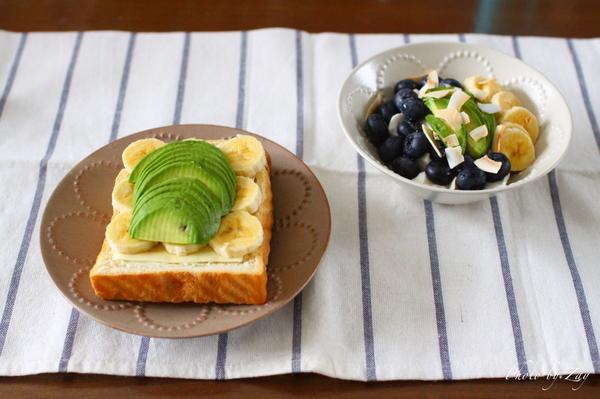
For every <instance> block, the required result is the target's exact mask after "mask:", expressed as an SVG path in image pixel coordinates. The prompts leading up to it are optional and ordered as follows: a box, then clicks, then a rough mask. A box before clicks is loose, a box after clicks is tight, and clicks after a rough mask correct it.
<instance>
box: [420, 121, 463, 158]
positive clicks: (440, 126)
mask: <svg viewBox="0 0 600 399" xmlns="http://www.w3.org/2000/svg"><path fill="white" fill-rule="evenodd" d="M425 121H426V122H427V123H428V124H429V126H430V127H431V130H433V131H434V132H436V133H437V135H438V136H440V137H441V138H442V139H445V138H446V137H448V136H450V135H451V134H455V135H456V137H457V138H458V143H459V144H460V147H461V149H462V152H463V153H464V152H465V148H466V147H467V133H466V131H465V128H464V126H461V127H460V129H458V130H457V131H456V132H455V131H453V130H452V129H451V128H450V126H448V124H446V122H445V121H444V120H443V119H441V118H438V117H435V116H433V115H431V114H429V115H427V116H426V117H425ZM443 142H444V144H445V143H446V141H445V140H443Z"/></svg>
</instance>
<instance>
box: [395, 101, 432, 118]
mask: <svg viewBox="0 0 600 399" xmlns="http://www.w3.org/2000/svg"><path fill="white" fill-rule="evenodd" d="M400 112H402V113H403V114H404V116H405V117H406V118H407V119H408V120H411V121H415V122H416V121H419V120H421V119H423V118H425V115H427V114H428V113H429V108H427V106H426V105H425V104H424V103H423V101H421V100H420V99H418V98H409V99H406V100H405V101H404V102H403V103H402V107H401V108H400Z"/></svg>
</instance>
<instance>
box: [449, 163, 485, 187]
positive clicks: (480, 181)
mask: <svg viewBox="0 0 600 399" xmlns="http://www.w3.org/2000/svg"><path fill="white" fill-rule="evenodd" d="M485 182H486V176H485V172H484V171H483V170H481V169H479V168H466V169H463V170H461V171H460V172H458V175H457V176H456V188H458V189H459V190H481V189H483V188H484V187H485Z"/></svg>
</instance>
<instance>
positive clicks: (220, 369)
mask: <svg viewBox="0 0 600 399" xmlns="http://www.w3.org/2000/svg"><path fill="white" fill-rule="evenodd" d="M228 340H229V334H227V333H223V334H219V339H218V342H217V364H216V366H215V378H216V379H217V380H224V379H225V363H226V362H227V341H228Z"/></svg>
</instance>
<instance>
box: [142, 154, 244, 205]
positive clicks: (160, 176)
mask: <svg viewBox="0 0 600 399" xmlns="http://www.w3.org/2000/svg"><path fill="white" fill-rule="evenodd" d="M178 177H189V178H194V179H196V180H198V181H200V182H202V183H203V184H204V185H205V186H206V187H208V188H209V189H210V191H212V193H213V194H215V195H216V196H217V197H218V198H219V201H220V204H221V208H220V209H221V215H225V214H227V213H229V211H230V210H231V207H232V206H233V202H234V200H235V194H236V193H235V186H232V185H230V184H229V183H228V182H227V181H225V180H224V178H223V177H222V176H220V175H219V174H217V173H216V172H215V171H214V169H210V168H208V167H206V166H205V165H202V164H199V163H196V162H181V161H178V162H171V163H167V164H165V165H162V166H161V167H159V168H157V169H156V170H154V171H153V172H152V173H150V174H148V175H147V177H146V178H145V179H144V180H143V181H142V180H140V181H138V183H136V185H135V186H134V193H133V195H134V204H135V203H136V202H137V201H138V200H139V199H140V198H141V196H143V195H144V192H145V191H146V190H148V189H150V188H151V187H152V186H153V185H156V184H159V183H161V182H164V181H167V180H169V179H173V178H178Z"/></svg>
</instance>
